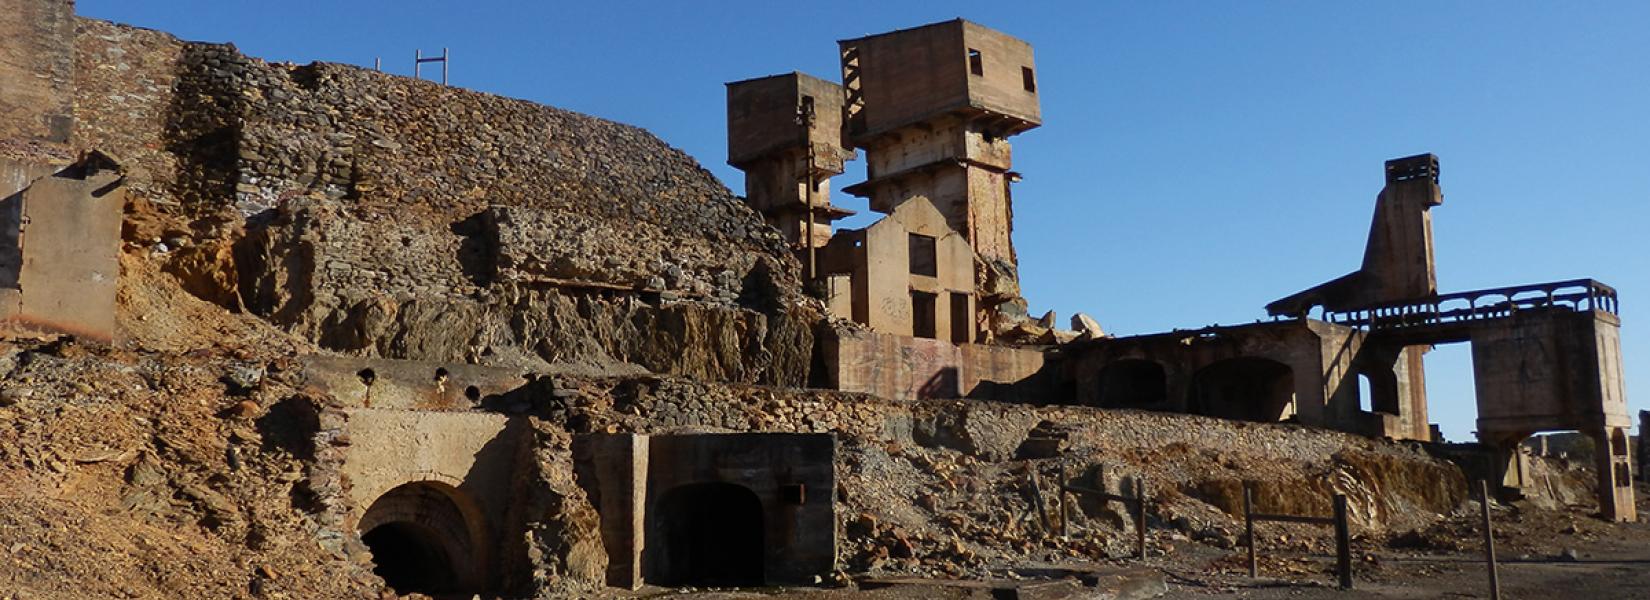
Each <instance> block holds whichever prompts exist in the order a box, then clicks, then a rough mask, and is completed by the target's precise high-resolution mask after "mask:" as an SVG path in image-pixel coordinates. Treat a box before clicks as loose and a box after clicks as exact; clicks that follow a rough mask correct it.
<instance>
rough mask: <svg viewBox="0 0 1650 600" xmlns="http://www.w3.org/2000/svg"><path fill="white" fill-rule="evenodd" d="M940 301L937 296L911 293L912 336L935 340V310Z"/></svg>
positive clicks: (925, 293)
mask: <svg viewBox="0 0 1650 600" xmlns="http://www.w3.org/2000/svg"><path fill="white" fill-rule="evenodd" d="M938 300H939V297H938V296H937V295H935V294H930V293H927V292H917V291H913V292H911V336H912V337H920V338H928V339H934V330H935V327H934V325H935V323H934V318H935V314H934V313H935V310H934V305H935V304H936V302H937V301H938Z"/></svg>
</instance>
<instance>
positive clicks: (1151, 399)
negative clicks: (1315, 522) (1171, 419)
mask: <svg viewBox="0 0 1650 600" xmlns="http://www.w3.org/2000/svg"><path fill="white" fill-rule="evenodd" d="M1366 342H1367V335H1366V334H1365V333H1364V332H1362V331H1359V330H1357V329H1354V328H1350V327H1345V326H1341V325H1336V324H1333V323H1326V322H1323V321H1317V320H1310V319H1305V320H1293V321H1276V322H1269V323H1257V324H1254V325H1239V326H1232V327H1211V328H1207V329H1201V330H1193V331H1177V332H1172V333H1163V334H1153V335H1144V336H1135V337H1123V338H1108V339H1101V340H1095V341H1089V342H1079V343H1076V344H1069V345H1067V346H1065V347H1064V350H1063V354H1064V358H1063V361H1062V364H1061V367H1060V368H1061V373H1062V378H1063V380H1064V381H1065V382H1066V385H1067V386H1069V387H1068V389H1070V390H1071V393H1072V398H1071V400H1072V402H1074V403H1076V404H1082V405H1089V406H1100V407H1104V408H1139V409H1148V410H1160V411H1167V412H1183V413H1192V414H1201V415H1207V416H1215V417H1222V418H1228V419H1239V420H1247V421H1262V422H1266V421H1285V420H1288V421H1296V422H1300V423H1303V424H1307V425H1316V426H1321V427H1329V428H1333V429H1340V430H1342V431H1349V432H1353V433H1359V434H1363V435H1369V436H1377V437H1389V438H1395V439H1415V440H1425V439H1428V436H1429V433H1428V428H1427V413H1426V393H1425V389H1424V388H1423V387H1418V386H1415V385H1412V384H1411V383H1410V382H1412V381H1414V379H1413V378H1412V373H1411V372H1410V370H1411V369H1413V368H1415V366H1416V365H1414V364H1413V363H1411V362H1410V361H1408V360H1405V359H1404V357H1403V356H1401V355H1400V354H1393V353H1391V352H1387V351H1384V350H1385V349H1384V348H1381V347H1379V346H1375V345H1371V344H1368V343H1366ZM1360 377H1362V378H1367V379H1368V381H1369V388H1370V391H1371V394H1372V396H1373V397H1372V398H1361V397H1360V396H1361V390H1360V388H1359V385H1358V380H1359V378H1360Z"/></svg>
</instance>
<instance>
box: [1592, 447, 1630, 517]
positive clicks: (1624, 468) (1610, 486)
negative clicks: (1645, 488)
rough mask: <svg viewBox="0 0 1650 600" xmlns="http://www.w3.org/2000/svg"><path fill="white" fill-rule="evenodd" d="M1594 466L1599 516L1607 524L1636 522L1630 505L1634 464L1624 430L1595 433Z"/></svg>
mask: <svg viewBox="0 0 1650 600" xmlns="http://www.w3.org/2000/svg"><path fill="white" fill-rule="evenodd" d="M1589 435H1591V436H1592V438H1593V444H1594V451H1593V456H1594V464H1595V466H1596V468H1597V470H1598V509H1599V513H1600V516H1602V517H1604V518H1605V519H1606V520H1610V521H1633V520H1637V519H1638V510H1637V507H1636V506H1634V504H1633V464H1632V459H1631V456H1632V454H1631V453H1630V448H1629V447H1630V446H1631V445H1632V444H1631V443H1629V442H1628V439H1627V428H1625V427H1605V428H1602V429H1598V430H1594V431H1593V432H1591V433H1590V434H1589Z"/></svg>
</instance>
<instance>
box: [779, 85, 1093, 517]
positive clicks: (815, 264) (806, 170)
mask: <svg viewBox="0 0 1650 600" xmlns="http://www.w3.org/2000/svg"><path fill="white" fill-rule="evenodd" d="M809 100H810V99H808V98H804V99H803V100H802V103H801V104H800V105H798V106H797V110H798V111H799V112H801V113H802V114H801V115H799V116H800V117H801V121H802V146H803V147H804V148H806V149H807V153H808V154H807V163H805V164H803V165H802V180H803V182H804V183H803V185H806V186H807V188H806V189H805V190H804V191H803V194H804V195H805V197H806V199H807V204H808V217H807V222H806V223H804V226H805V229H803V239H802V243H804V244H807V245H808V280H809V281H812V280H814V279H818V278H819V258H818V252H817V250H816V249H815V248H814V245H815V244H814V219H815V218H816V216H815V212H814V187H815V185H816V184H815V182H814V160H815V159H816V158H817V157H815V156H814V144H813V138H812V136H811V134H812V133H813V128H814V105H813V103H812V102H810V101H809ZM1060 484H1061V485H1065V482H1064V481H1062V482H1060Z"/></svg>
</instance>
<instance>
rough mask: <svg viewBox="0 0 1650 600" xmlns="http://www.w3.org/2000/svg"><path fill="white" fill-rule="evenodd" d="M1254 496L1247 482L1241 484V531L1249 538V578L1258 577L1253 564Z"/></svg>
mask: <svg viewBox="0 0 1650 600" xmlns="http://www.w3.org/2000/svg"><path fill="white" fill-rule="evenodd" d="M1253 496H1254V494H1253V492H1252V491H1251V490H1250V487H1249V482H1247V481H1245V482H1243V530H1244V533H1245V535H1247V536H1248V537H1249V576H1250V577H1260V566H1259V565H1257V564H1256V563H1255V519H1254V517H1253V516H1252V515H1251V513H1253V512H1254V502H1255V500H1254V497H1253Z"/></svg>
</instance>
